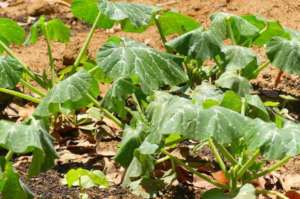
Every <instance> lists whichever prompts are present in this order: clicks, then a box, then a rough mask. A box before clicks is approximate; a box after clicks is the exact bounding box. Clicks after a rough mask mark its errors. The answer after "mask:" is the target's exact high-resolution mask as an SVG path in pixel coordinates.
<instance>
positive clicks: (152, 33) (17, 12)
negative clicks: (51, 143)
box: [0, 0, 300, 199]
mask: <svg viewBox="0 0 300 199" xmlns="http://www.w3.org/2000/svg"><path fill="white" fill-rule="evenodd" d="M70 1H71V0H66V1H64V0H6V1H5V0H0V17H9V18H12V19H15V20H17V21H18V22H19V23H20V24H21V25H23V26H24V27H25V28H27V29H28V27H29V26H30V25H31V24H32V23H33V22H34V21H35V20H36V18H37V17H39V16H41V15H45V16H46V17H48V18H54V17H58V18H61V19H62V20H64V22H65V23H67V24H68V25H69V26H70V27H72V37H71V41H70V42H69V43H68V44H66V45H65V44H59V43H54V44H53V49H55V52H54V55H53V56H54V59H55V63H56V66H57V70H60V69H62V68H64V67H66V66H68V65H71V64H72V63H73V62H74V59H75V57H76V55H77V54H78V51H79V50H80V47H81V46H82V44H83V42H84V39H85V37H86V35H87V34H88V31H89V27H88V26H87V25H85V24H82V23H81V22H79V21H78V20H76V19H75V18H74V17H73V16H72V14H71V12H70V5H69V3H70ZM128 2H139V3H148V4H152V5H159V6H161V7H165V8H168V9H172V10H177V11H180V12H182V13H184V14H186V15H189V16H191V17H193V18H195V19H197V20H198V21H199V22H201V23H202V24H203V26H206V27H207V26H209V23H210V22H209V16H210V15H211V14H212V13H214V12H220V11H221V12H229V13H234V14H256V15H260V16H263V17H266V18H270V19H275V20H278V21H280V22H281V23H282V24H283V25H285V26H287V27H289V28H293V29H296V30H298V31H300V0H134V1H128ZM111 35H119V36H126V37H129V38H134V39H136V40H139V41H142V42H145V43H147V44H148V45H150V46H152V47H155V48H159V49H162V45H161V42H160V38H159V34H158V32H157V31H156V29H155V28H154V27H153V28H149V29H148V30H147V31H146V32H145V33H142V34H132V33H123V32H121V31H120V29H119V28H118V27H114V28H113V29H110V30H97V31H96V33H95V36H94V38H93V40H92V42H91V45H90V47H89V49H88V53H89V56H91V57H95V54H96V51H97V49H98V48H99V47H100V46H101V45H102V44H103V43H104V42H105V41H106V40H107V38H108V37H109V36H111ZM13 50H14V52H15V53H16V54H17V55H18V56H19V57H20V58H21V59H22V60H23V61H24V62H25V63H26V64H27V65H28V66H30V68H32V69H33V70H35V71H37V72H42V71H43V70H44V69H45V68H46V67H48V57H47V47H46V42H45V41H44V40H43V39H39V40H38V42H37V43H36V44H34V45H32V46H29V47H17V46H15V47H13ZM262 54H263V53H260V55H261V59H262V60H263V59H264V57H263V55H262ZM278 72H279V71H278V70H277V69H275V68H273V67H272V66H269V67H268V68H266V69H265V70H264V71H263V72H262V73H261V74H260V76H259V77H258V78H257V79H256V80H254V81H253V85H254V86H255V88H257V89H258V91H260V92H261V93H263V94H266V95H269V93H271V94H273V95H274V93H275V95H279V94H289V95H293V96H295V97H300V78H299V77H298V76H291V75H287V74H284V75H283V76H282V79H281V81H280V83H279V84H278V85H277V86H275V83H274V82H275V78H276V76H277V74H278ZM275 97H276V96H275ZM298 106H299V103H298V102H297V103H296V107H298ZM58 147H59V146H58ZM76 157H77V156H76ZM16 164H18V170H19V171H21V172H25V168H27V166H26V165H27V162H26V161H24V160H22V162H16ZM80 166H83V167H85V168H93V164H88V165H80ZM74 167H76V164H73V163H72V160H71V161H70V162H68V163H67V164H66V163H64V164H62V165H59V166H56V168H54V169H52V170H50V171H48V172H46V173H43V174H41V175H40V176H38V177H35V178H32V179H31V180H29V181H27V184H29V187H30V188H31V189H32V190H33V192H35V193H36V194H37V195H38V196H40V197H41V198H77V195H78V192H79V190H78V189H76V188H72V189H69V188H67V187H66V186H63V185H61V182H60V181H61V178H62V177H63V174H64V173H65V172H66V171H67V170H68V169H70V168H74ZM77 167H78V165H77ZM102 168H103V167H102ZM291 176H293V177H291ZM299 176H300V158H298V157H297V158H294V159H293V160H291V161H290V162H289V163H288V164H287V165H286V166H285V167H284V168H283V169H282V170H281V171H279V172H276V173H275V174H274V175H270V176H268V177H267V178H266V179H264V183H265V184H268V185H269V186H273V187H272V188H275V189H281V190H284V189H288V188H290V187H288V188H287V187H286V186H288V185H286V184H288V183H289V184H293V186H291V187H292V188H293V189H296V190H297V189H300V177H299ZM291 179H292V180H291ZM200 184H201V183H200ZM278 184H279V185H278ZM202 188H204V189H205V187H202ZM199 190H201V186H200V188H199ZM199 190H198V191H197V190H196V191H195V190H192V189H191V187H189V186H185V185H178V186H177V187H176V188H175V189H170V190H168V191H166V192H165V194H164V196H161V197H160V198H199V196H198V192H199ZM88 193H89V195H90V196H91V197H92V198H110V199H114V198H137V197H135V196H133V195H132V194H130V193H128V191H126V190H124V189H122V188H121V187H120V186H119V185H113V186H112V187H111V188H109V189H108V190H101V189H98V188H95V189H91V190H88Z"/></svg>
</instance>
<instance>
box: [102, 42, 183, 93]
mask: <svg viewBox="0 0 300 199" xmlns="http://www.w3.org/2000/svg"><path fill="white" fill-rule="evenodd" d="M96 60H97V64H98V66H100V67H102V68H103V69H104V72H105V73H106V74H107V75H108V76H109V77H111V78H112V79H114V80H116V79H118V78H120V77H133V78H134V77H137V78H138V80H139V82H140V83H141V86H142V89H143V91H145V92H148V93H149V92H150V91H152V90H156V89H158V88H159V87H160V86H163V85H177V84H180V83H183V82H185V81H187V75H186V74H185V72H184V71H183V69H182V67H181V66H180V65H179V64H178V63H177V61H178V60H180V59H179V58H178V57H176V56H174V55H171V54H167V53H163V52H159V51H157V50H155V49H153V48H150V47H148V46H146V45H145V44H143V43H139V42H136V41H133V40H129V39H119V38H117V39H111V40H110V41H109V42H107V43H106V44H105V45H104V46H103V47H102V48H100V50H99V51H98V53H97V58H96Z"/></svg>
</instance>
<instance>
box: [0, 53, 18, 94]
mask: <svg viewBox="0 0 300 199" xmlns="http://www.w3.org/2000/svg"><path fill="white" fill-rule="evenodd" d="M22 74H23V67H22V66H21V65H20V63H19V62H18V61H17V60H16V59H14V58H12V57H8V56H0V87H1V88H9V89H14V88H15V87H16V85H17V83H19V81H20V79H21V77H22Z"/></svg>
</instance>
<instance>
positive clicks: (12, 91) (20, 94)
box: [0, 88, 41, 104]
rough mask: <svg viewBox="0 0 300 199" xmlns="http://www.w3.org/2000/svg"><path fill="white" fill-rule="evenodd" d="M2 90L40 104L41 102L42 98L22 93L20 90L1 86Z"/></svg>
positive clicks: (0, 90)
mask: <svg viewBox="0 0 300 199" xmlns="http://www.w3.org/2000/svg"><path fill="white" fill-rule="evenodd" d="M0 92H2V93H6V94H9V95H13V96H16V97H19V98H22V99H25V100H27V101H30V102H33V103H36V104H39V103H40V102H41V100H40V99H38V98H35V97H32V96H30V95H25V94H23V93H20V92H18V91H14V90H10V89H6V88H0Z"/></svg>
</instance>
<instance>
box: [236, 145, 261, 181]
mask: <svg viewBox="0 0 300 199" xmlns="http://www.w3.org/2000/svg"><path fill="white" fill-rule="evenodd" d="M259 153H260V151H259V149H258V150H256V151H255V153H254V154H253V156H252V158H250V159H249V160H248V161H247V162H246V163H245V164H244V165H243V166H242V168H241V169H239V170H238V171H237V178H241V177H242V176H243V175H244V174H245V172H246V171H247V170H248V169H249V168H250V167H251V166H252V165H253V164H254V163H255V160H256V158H257V157H258V156H259Z"/></svg>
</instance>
